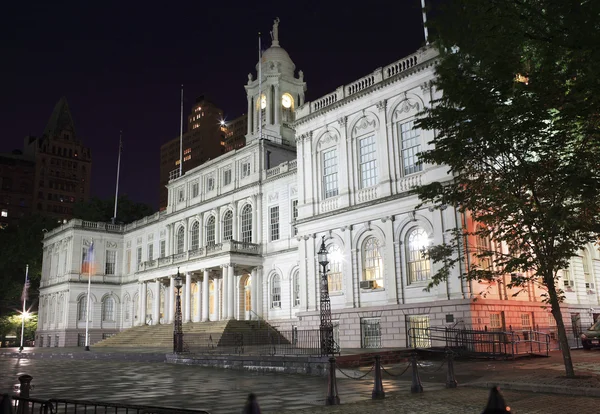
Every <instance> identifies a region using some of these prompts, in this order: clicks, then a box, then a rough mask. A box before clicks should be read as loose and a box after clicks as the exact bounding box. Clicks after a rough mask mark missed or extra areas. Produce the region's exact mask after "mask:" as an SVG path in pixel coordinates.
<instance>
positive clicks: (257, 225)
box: [252, 194, 262, 244]
mask: <svg viewBox="0 0 600 414" xmlns="http://www.w3.org/2000/svg"><path fill="white" fill-rule="evenodd" d="M252 214H253V216H254V217H253V220H252V227H253V229H252V243H256V244H260V243H262V194H258V195H257V196H256V205H255V206H254V209H253V211H252Z"/></svg>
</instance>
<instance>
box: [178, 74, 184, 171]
mask: <svg viewBox="0 0 600 414" xmlns="http://www.w3.org/2000/svg"><path fill="white" fill-rule="evenodd" d="M182 174H183V84H182V85H181V122H180V123H179V176H180V177H181V175H182Z"/></svg>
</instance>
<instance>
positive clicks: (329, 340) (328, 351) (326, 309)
mask: <svg viewBox="0 0 600 414" xmlns="http://www.w3.org/2000/svg"><path fill="white" fill-rule="evenodd" d="M317 257H318V260H319V264H320V265H321V268H322V272H321V289H320V291H321V299H320V305H321V312H320V315H319V316H320V319H321V324H320V325H319V330H320V333H321V354H322V355H330V357H329V381H328V385H327V388H328V392H327V399H326V400H325V405H339V403H340V397H339V396H338V393H337V384H336V379H335V370H336V367H335V355H334V352H335V346H334V345H335V344H334V341H333V323H332V322H331V301H330V300H329V284H328V283H327V265H328V264H329V258H328V256H327V248H326V247H325V236H323V238H322V239H321V248H320V249H319V251H318V252H317Z"/></svg>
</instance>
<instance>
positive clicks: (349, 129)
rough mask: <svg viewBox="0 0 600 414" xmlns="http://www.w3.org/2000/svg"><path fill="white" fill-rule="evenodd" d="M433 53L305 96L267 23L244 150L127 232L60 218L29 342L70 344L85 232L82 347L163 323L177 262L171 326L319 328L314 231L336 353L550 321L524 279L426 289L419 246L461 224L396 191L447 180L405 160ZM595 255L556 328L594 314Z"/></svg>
mask: <svg viewBox="0 0 600 414" xmlns="http://www.w3.org/2000/svg"><path fill="white" fill-rule="evenodd" d="M436 58H437V55H436V53H435V51H434V50H433V49H431V48H425V49H421V50H419V51H418V52H417V53H415V54H413V55H411V56H408V57H406V58H404V59H401V60H399V61H397V62H394V63H392V64H390V65H388V66H385V67H383V68H379V69H377V70H375V71H374V72H373V73H372V74H370V75H368V76H365V77H364V78H361V79H359V80H357V81H355V82H353V83H351V84H349V85H345V86H342V87H340V88H338V89H337V90H336V91H334V92H332V93H330V94H328V95H326V96H324V97H322V98H320V99H317V100H315V101H314V102H304V92H305V90H306V84H305V82H304V80H303V74H302V72H301V71H299V72H298V73H297V74H296V71H295V65H294V63H293V62H292V61H291V59H290V57H289V55H288V54H287V52H286V51H285V50H284V49H282V48H281V47H280V46H279V41H278V38H277V32H276V31H275V38H274V41H273V45H272V46H271V48H269V49H268V50H267V51H265V53H264V55H263V59H262V67H261V72H262V77H263V81H262V82H260V85H259V82H258V80H257V79H253V77H252V75H249V77H248V84H247V85H246V86H245V88H246V91H247V95H248V114H249V116H248V134H247V136H246V141H247V145H246V147H244V148H242V149H239V150H236V151H233V152H230V153H227V154H225V155H223V156H221V157H219V158H217V159H215V160H212V161H210V162H208V163H206V164H203V165H201V166H200V167H197V168H196V169H194V170H191V171H189V172H187V173H186V174H185V175H184V176H182V177H178V178H175V179H173V180H171V181H170V182H169V184H168V191H169V204H168V207H167V210H166V211H165V212H161V213H156V214H154V215H153V216H149V217H146V218H144V219H142V220H139V221H137V222H135V223H131V224H128V225H125V226H120V225H111V224H105V223H91V222H82V221H81V220H72V221H70V222H69V223H67V224H65V225H63V226H61V227H60V228H58V229H55V230H53V231H51V232H49V233H48V234H47V235H46V237H45V238H44V256H43V274H42V281H41V290H40V305H39V313H40V315H39V326H38V332H37V339H38V341H37V345H38V346H74V345H77V343H78V341H79V342H80V343H81V342H82V341H83V334H84V332H85V316H86V315H85V311H84V309H85V306H84V305H85V302H84V301H85V297H86V292H87V280H88V279H87V272H88V271H89V270H90V269H88V268H86V265H85V263H84V258H85V255H86V251H87V249H89V246H90V244H91V243H92V241H93V245H94V252H95V253H94V255H93V260H94V266H92V268H91V273H92V284H91V292H92V293H91V312H90V315H91V318H90V333H91V338H90V339H91V343H95V342H97V341H99V340H101V339H102V337H103V336H105V335H110V334H113V333H115V332H118V331H120V330H123V329H127V328H130V327H132V326H137V325H141V324H159V323H161V324H163V323H165V324H167V323H172V321H173V319H174V300H175V289H174V288H173V278H174V276H175V275H176V274H177V272H178V270H179V271H180V272H181V274H182V275H183V279H184V286H183V289H182V310H183V320H184V322H204V321H214V320H224V319H231V318H235V319H255V318H264V319H266V320H268V321H269V322H270V323H271V324H273V325H275V326H279V327H280V328H281V329H290V328H292V327H297V328H298V329H309V328H317V327H318V324H319V313H318V309H319V278H320V275H319V265H318V263H317V257H316V253H317V251H318V249H319V246H320V244H321V240H322V237H325V243H326V246H327V248H328V249H329V251H330V261H331V263H330V266H329V290H330V296H331V306H332V314H333V320H334V323H335V326H336V328H335V329H336V336H337V338H338V340H339V343H340V345H341V346H342V347H346V348H360V347H377V346H382V347H404V346H407V345H408V338H407V330H408V329H409V328H410V326H412V325H415V326H423V325H431V326H447V325H451V326H455V325H458V326H473V327H477V328H484V327H491V325H493V324H494V323H497V318H496V319H494V318H495V317H494V316H490V315H492V314H497V313H499V312H500V313H502V321H503V323H504V324H505V327H506V328H508V327H509V326H510V327H513V328H516V329H520V328H521V327H525V324H526V322H527V320H529V321H530V323H531V324H532V326H535V325H539V326H548V325H549V324H551V321H550V320H549V319H548V312H547V311H546V310H544V309H542V307H541V299H540V295H541V293H543V292H542V291H541V290H540V289H536V288H535V287H534V286H531V288H530V289H528V290H527V292H526V293H525V294H521V295H518V296H516V297H512V296H511V295H510V292H507V291H506V288H505V287H502V286H498V288H497V289H494V287H491V288H490V292H491V293H490V294H489V295H488V296H487V297H486V298H480V297H479V296H480V295H479V293H480V292H481V290H482V289H483V288H482V287H481V286H479V285H478V284H476V283H473V282H466V281H464V280H462V279H461V278H459V277H458V275H459V272H461V271H463V270H464V269H462V268H458V269H456V270H455V274H453V275H452V276H451V277H450V278H449V280H448V282H447V283H443V284H441V285H439V286H437V287H436V288H434V289H432V290H431V291H430V292H426V291H424V287H425V286H426V284H427V281H428V279H429V278H430V276H431V274H432V273H433V272H435V268H432V264H431V263H429V261H427V260H425V259H423V258H422V257H421V256H420V254H418V251H419V248H420V247H422V246H423V244H424V243H434V244H437V243H441V242H443V240H444V239H443V238H444V237H449V236H445V235H444V234H445V233H444V232H445V230H447V229H450V228H453V227H456V226H457V225H460V224H461V222H462V220H463V219H464V217H463V216H461V214H460V213H459V212H458V211H456V210H455V209H453V208H447V209H445V210H442V211H439V210H430V209H429V208H427V206H422V207H419V208H418V209H416V207H417V206H418V205H419V200H418V199H417V197H416V196H415V195H413V194H411V193H410V189H411V187H412V186H414V185H417V184H423V183H427V182H430V181H432V180H443V179H445V178H448V177H447V171H446V169H445V168H439V167H437V168H436V167H433V166H429V165H420V164H419V163H418V162H417V158H416V153H418V152H419V151H420V150H423V149H425V148H426V147H427V145H428V144H427V143H428V142H429V141H431V139H432V138H433V131H415V130H413V129H412V122H413V121H414V119H415V116H416V114H417V113H418V112H419V111H420V110H422V109H423V108H424V107H427V106H429V105H430V104H431V102H432V101H433V100H434V99H436V98H437V97H439V92H438V91H436V90H435V89H434V88H432V87H431V86H430V85H431V80H432V79H433V76H434V71H433V69H434V64H435V59H436ZM257 68H258V65H257ZM259 96H260V98H259ZM259 111H262V112H259ZM259 122H262V124H261V125H260V127H259ZM259 131H260V132H261V133H262V136H261V135H260V134H259ZM599 259H600V257H599V255H598V251H597V250H596V249H593V248H591V247H590V249H588V251H586V253H585V255H584V257H575V258H573V260H572V264H571V267H570V273H569V274H568V275H566V278H567V279H568V280H569V282H568V286H567V287H566V288H567V292H566V299H567V304H566V306H565V319H567V318H569V321H568V326H570V318H571V317H573V318H575V315H579V320H580V321H581V322H580V323H581V325H582V326H586V325H587V324H589V323H590V322H591V320H592V317H593V315H595V313H596V312H598V313H600V305H599V304H600V302H599V295H598V290H597V288H596V286H597V283H598V282H597V280H596V276H595V275H598V274H600V260H599ZM468 261H469V258H464V260H463V262H464V266H467V265H468ZM583 263H586V265H585V266H584V265H583ZM559 283H561V284H564V282H563V281H562V280H561V281H560V282H559ZM561 286H562V285H561ZM486 287H489V286H486ZM476 297H478V300H477V301H474V298H476ZM526 314H529V315H530V317H529V316H527V317H525V316H523V315H526ZM569 314H571V315H569ZM528 318H529V319H528ZM492 319H493V320H492ZM367 331H368V332H367Z"/></svg>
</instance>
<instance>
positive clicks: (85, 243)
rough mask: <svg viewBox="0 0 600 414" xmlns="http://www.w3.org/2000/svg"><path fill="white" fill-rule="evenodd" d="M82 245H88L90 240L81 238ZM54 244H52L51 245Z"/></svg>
mask: <svg viewBox="0 0 600 414" xmlns="http://www.w3.org/2000/svg"><path fill="white" fill-rule="evenodd" d="M83 245H84V246H89V245H90V241H89V240H88V239H83ZM52 246H54V245H52Z"/></svg>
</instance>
